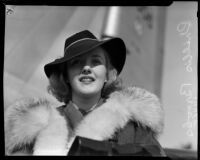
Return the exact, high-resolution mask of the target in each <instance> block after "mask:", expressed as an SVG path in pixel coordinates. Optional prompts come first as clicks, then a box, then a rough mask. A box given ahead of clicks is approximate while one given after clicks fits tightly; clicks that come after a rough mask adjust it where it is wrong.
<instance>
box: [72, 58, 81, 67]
mask: <svg viewBox="0 0 200 160" xmlns="http://www.w3.org/2000/svg"><path fill="white" fill-rule="evenodd" d="M79 63H80V60H78V59H76V60H72V61H71V62H70V65H72V66H74V65H77V64H79Z"/></svg>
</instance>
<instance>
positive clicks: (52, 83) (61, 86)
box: [47, 50, 122, 104]
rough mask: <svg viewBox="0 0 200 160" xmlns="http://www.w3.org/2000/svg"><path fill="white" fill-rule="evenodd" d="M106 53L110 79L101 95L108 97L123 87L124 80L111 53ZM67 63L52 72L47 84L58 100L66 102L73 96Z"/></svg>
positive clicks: (48, 89) (49, 91)
mask: <svg viewBox="0 0 200 160" xmlns="http://www.w3.org/2000/svg"><path fill="white" fill-rule="evenodd" d="M104 51H105V50H104ZM105 52H106V51H105ZM104 55H105V57H106V68H107V78H108V81H107V82H105V84H104V86H103V88H102V92H101V97H102V98H105V99H106V98H108V97H109V95H110V93H112V92H114V91H116V90H121V89H122V80H121V78H119V77H118V73H117V70H116V69H115V68H114V67H113V65H112V64H111V61H110V58H109V55H108V54H104ZM66 64H67V63H63V64H62V65H60V66H59V68H58V69H57V70H55V71H54V72H52V74H51V75H50V77H49V85H48V86H47V91H48V93H50V94H52V95H53V96H54V97H55V98H56V99H57V100H58V101H60V102H64V103H65V104H67V103H68V102H69V101H70V100H71V98H72V92H71V86H70V84H69V83H66V81H67V75H66Z"/></svg>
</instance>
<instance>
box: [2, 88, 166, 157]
mask: <svg viewBox="0 0 200 160" xmlns="http://www.w3.org/2000/svg"><path fill="white" fill-rule="evenodd" d="M31 104H32V105H30V102H26V103H24V102H21V103H18V104H17V105H16V104H15V105H13V106H12V107H10V108H9V109H8V110H7V113H6V116H5V118H6V121H5V127H6V130H5V131H6V133H7V134H6V151H7V154H11V153H13V151H14V150H15V149H16V148H18V150H20V147H19V146H21V149H22V148H24V147H22V146H25V145H27V144H31V145H30V146H31V147H30V148H32V149H31V150H29V151H30V153H32V154H34V155H71V153H73V154H74V155H141V156H145V155H147V156H165V153H164V151H163V149H162V147H161V146H160V144H159V142H158V141H157V137H158V136H159V134H160V133H161V132H162V130H163V118H164V113H163V109H162V107H161V105H160V103H159V100H158V98H157V97H156V96H155V95H154V94H152V93H150V92H148V91H146V90H144V89H140V88H136V87H130V88H127V89H123V90H121V91H115V92H113V93H111V94H110V96H109V98H108V99H106V100H104V101H102V103H100V104H99V106H98V107H97V108H96V109H95V110H93V111H92V112H90V113H88V114H87V115H85V116H83V115H82V114H81V112H80V111H79V110H77V109H75V107H74V106H73V105H72V104H70V103H69V104H68V105H67V106H66V105H64V106H61V107H58V108H57V109H55V108H54V107H53V106H52V105H50V104H49V102H48V101H41V100H40V102H38V101H37V100H35V101H34V102H32V103H31ZM33 104H34V105H33ZM16 115H17V116H16ZM13 117H14V118H13ZM13 119H15V121H14V120H13ZM19 122H20V123H19ZM22 130H23V131H25V132H22ZM20 131H21V132H20ZM76 137H79V139H80V140H81V141H82V143H81V144H79V149H78V150H77V148H76V149H74V150H73V151H72V147H74V144H75V142H76V141H74V139H75V138H76ZM16 138H18V140H17V141H16V140H15V139H16ZM78 142H80V141H78ZM72 144H73V145H72ZM97 145H98V147H96V146H97ZM105 146H107V147H105ZM69 151H70V152H69Z"/></svg>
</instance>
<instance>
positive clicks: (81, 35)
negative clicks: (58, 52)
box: [64, 30, 97, 50]
mask: <svg viewBox="0 0 200 160" xmlns="http://www.w3.org/2000/svg"><path fill="white" fill-rule="evenodd" d="M84 38H90V39H97V38H96V37H95V36H94V35H93V34H92V33H91V32H90V31H88V30H84V31H81V32H78V33H76V34H74V35H72V36H70V37H69V38H67V39H66V40H65V48H64V50H65V49H66V48H67V47H68V46H70V45H71V44H72V43H74V42H76V41H78V40H81V39H84Z"/></svg>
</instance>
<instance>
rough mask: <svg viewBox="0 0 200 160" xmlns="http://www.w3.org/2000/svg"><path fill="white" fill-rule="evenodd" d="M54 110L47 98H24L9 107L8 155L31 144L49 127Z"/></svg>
mask: <svg viewBox="0 0 200 160" xmlns="http://www.w3.org/2000/svg"><path fill="white" fill-rule="evenodd" d="M52 110H54V109H53V106H52V105H51V104H50V102H49V101H48V100H47V99H45V98H23V99H20V100H17V101H16V102H14V103H13V104H12V105H11V106H9V107H8V108H7V109H6V111H5V149H6V154H11V152H12V151H13V150H14V149H15V148H19V147H20V146H23V145H24V144H31V143H32V142H33V141H34V140H35V137H36V135H37V134H38V133H39V132H40V131H41V130H42V129H43V128H45V127H46V126H47V125H48V123H49V118H50V115H51V113H52Z"/></svg>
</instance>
